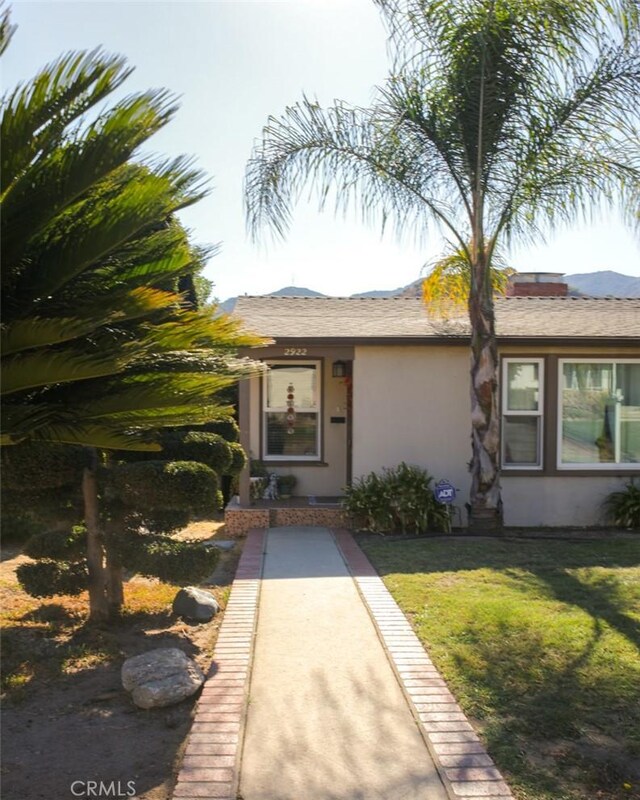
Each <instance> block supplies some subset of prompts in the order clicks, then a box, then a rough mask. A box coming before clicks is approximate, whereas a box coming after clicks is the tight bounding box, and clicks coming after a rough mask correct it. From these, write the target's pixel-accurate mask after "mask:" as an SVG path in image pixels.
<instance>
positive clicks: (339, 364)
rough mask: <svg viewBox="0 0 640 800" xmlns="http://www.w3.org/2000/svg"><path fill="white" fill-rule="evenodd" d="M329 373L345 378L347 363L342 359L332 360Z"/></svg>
mask: <svg viewBox="0 0 640 800" xmlns="http://www.w3.org/2000/svg"><path fill="white" fill-rule="evenodd" d="M331 374H332V375H333V377H334V378H346V376H347V365H346V363H345V362H344V361H334V362H333V366H332V367H331Z"/></svg>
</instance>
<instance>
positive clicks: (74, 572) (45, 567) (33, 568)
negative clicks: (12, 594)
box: [16, 560, 89, 597]
mask: <svg viewBox="0 0 640 800" xmlns="http://www.w3.org/2000/svg"><path fill="white" fill-rule="evenodd" d="M16 576H17V578H18V583H19V584H20V585H21V586H22V588H23V589H24V590H25V592H27V593H28V594H30V595H31V596H32V597H55V595H57V594H70V595H77V594H80V593H81V592H84V590H85V589H86V588H87V587H88V585H89V573H88V571H87V566H86V564H85V563H84V562H76V563H72V564H70V563H68V562H65V561H49V560H43V561H37V562H36V563H35V564H20V566H19V567H18V568H17V570H16Z"/></svg>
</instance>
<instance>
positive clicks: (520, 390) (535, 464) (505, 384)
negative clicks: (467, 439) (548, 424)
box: [502, 358, 544, 469]
mask: <svg viewBox="0 0 640 800" xmlns="http://www.w3.org/2000/svg"><path fill="white" fill-rule="evenodd" d="M543 366H544V360H543V359H542V358H527V359H523V358H505V359H503V361H502V466H503V468H506V469H542V427H543V398H544V390H543V379H544V376H543V372H544V370H543Z"/></svg>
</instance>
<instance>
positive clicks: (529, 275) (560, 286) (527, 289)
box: [507, 272, 569, 297]
mask: <svg viewBox="0 0 640 800" xmlns="http://www.w3.org/2000/svg"><path fill="white" fill-rule="evenodd" d="M562 278H564V272H516V273H515V274H514V275H512V276H511V277H510V278H509V284H508V286H507V297H566V296H567V294H568V293H569V285H568V284H567V283H565V282H564V281H563V280H562Z"/></svg>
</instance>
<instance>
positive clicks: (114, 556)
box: [105, 512, 124, 618]
mask: <svg viewBox="0 0 640 800" xmlns="http://www.w3.org/2000/svg"><path fill="white" fill-rule="evenodd" d="M123 524H124V520H123V518H122V515H120V514H117V513H115V512H114V514H113V517H112V519H111V520H110V521H109V522H108V523H107V526H106V530H105V533H106V543H105V545H106V546H105V551H106V556H107V602H108V604H109V616H110V617H112V618H113V617H117V616H119V615H120V611H121V610H122V606H123V605H124V584H123V572H124V569H123V565H122V560H121V558H120V556H119V554H118V551H117V548H116V547H115V546H114V538H115V536H114V534H117V533H118V532H119V529H120V528H121V527H122V525H123Z"/></svg>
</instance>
